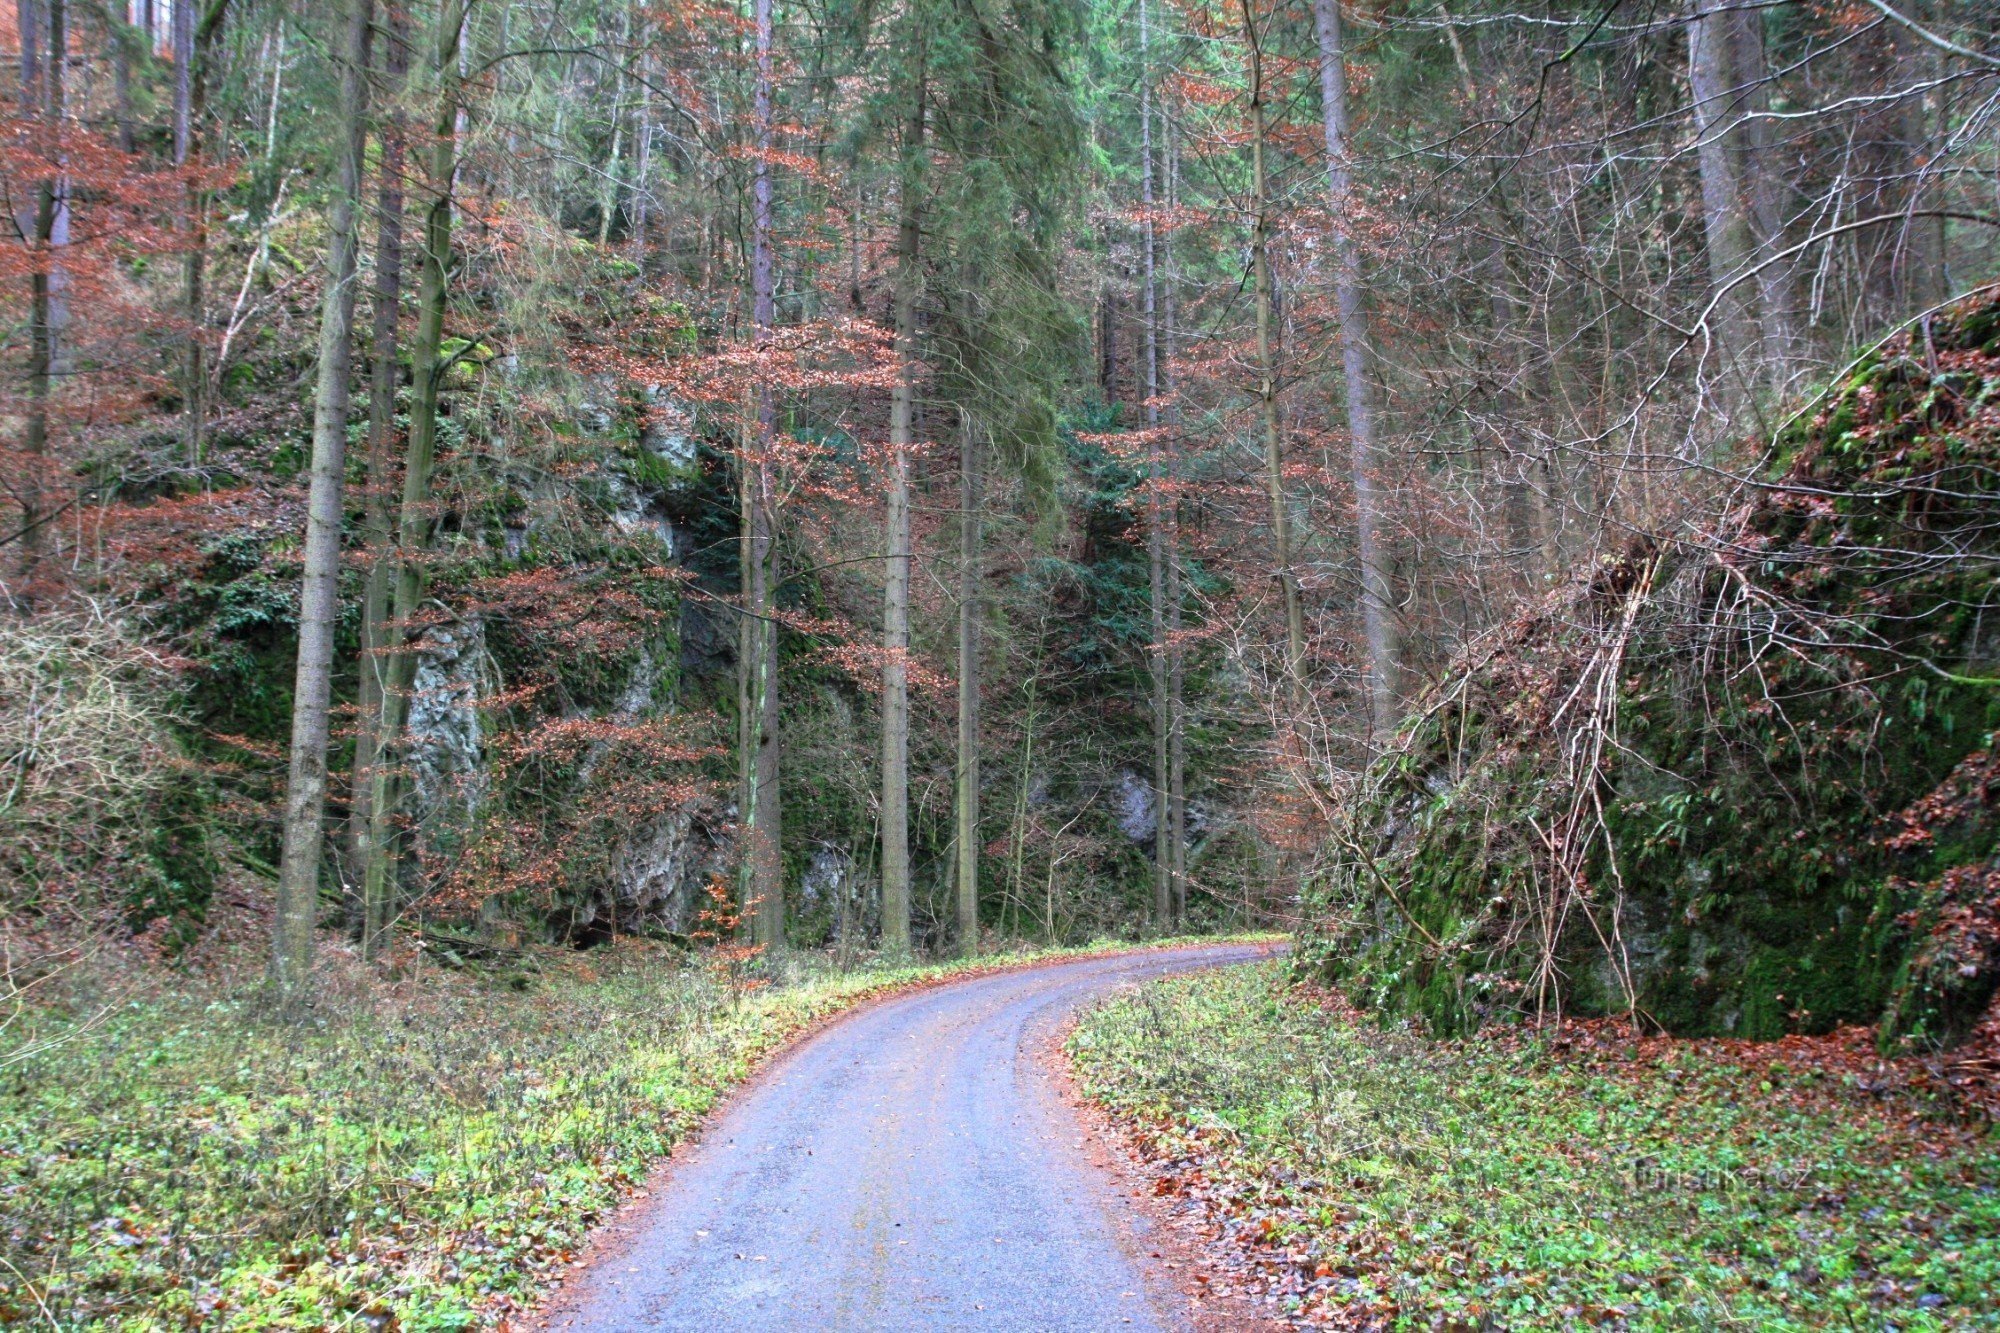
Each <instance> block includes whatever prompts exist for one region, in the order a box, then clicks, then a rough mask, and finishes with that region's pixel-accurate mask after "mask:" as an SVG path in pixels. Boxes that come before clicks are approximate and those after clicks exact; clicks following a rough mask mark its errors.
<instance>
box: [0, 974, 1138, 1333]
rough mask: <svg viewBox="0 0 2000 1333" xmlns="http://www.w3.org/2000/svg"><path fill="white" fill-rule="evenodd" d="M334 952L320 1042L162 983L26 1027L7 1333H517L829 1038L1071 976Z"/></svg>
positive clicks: (2, 1103) (12, 1105) (177, 984)
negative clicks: (918, 993) (243, 1332)
mask: <svg viewBox="0 0 2000 1333" xmlns="http://www.w3.org/2000/svg"><path fill="white" fill-rule="evenodd" d="M1130 947H1132V946H1130V945H1115V944H1113V945H1100V946H1096V948H1095V949H1094V950H1086V951H1061V952H1064V953H1066V954H1070V953H1076V952H1102V951H1105V950H1115V949H1124V948H1130ZM327 953H328V954H329V955H330V957H329V959H328V966H327V967H326V968H325V969H324V979H325V990H324V991H323V993H322V996H321V1002H320V1004H319V1006H318V1008H317V1010H316V1013H315V1017H314V1019H313V1020H312V1021H311V1022H309V1023H307V1024H306V1025H304V1026H303V1027H302V1028H301V1027H294V1026H290V1025H284V1024H279V1023H277V1022H275V1021H273V1020H272V1019H270V1018H269V1017H268V1016H266V1015H265V1014H263V1012H262V1011H261V1010H260V1008H259V1001H258V1000H257V998H256V993H255V990H254V987H252V986H250V985H248V984H246V983H243V982H240V981H239V982H235V983H231V982H229V981H226V980H210V981H206V982H203V981H199V980H197V979H195V978H192V977H188V976H184V975H181V976H176V975H172V974H165V973H162V972H161V971H160V970H159V969H157V968H131V969H123V970H119V971H116V972H115V973H114V974H113V975H110V976H106V977H95V978H91V979H89V980H88V981H85V982H79V983H75V984H72V985H71V986H70V990H69V993H68V995H67V996H66V997H65V1000H64V1002H63V1003H62V1004H60V1005H45V1006H44V1007H42V1008H40V1009H34V1008H27V1009H22V1010H21V1011H19V1012H17V1013H16V1014H15V1015H14V1016H13V1019H12V1020H11V1021H10V1022H9V1023H7V1024H6V1025H5V1026H4V1027H0V1035H4V1037H5V1038H6V1043H7V1044H6V1046H5V1048H4V1050H0V1326H6V1327H17V1326H19V1327H33V1326H43V1327H53V1328H63V1329H93V1328H164V1327H196V1326H199V1327H210V1328H224V1327H226V1328H271V1327H285V1328H299V1327H305V1328H322V1327H324V1328H333V1327H342V1328H354V1329H362V1330H373V1333H389V1331H390V1330H398V1329H400V1330H423V1329H451V1328H468V1327H474V1326H478V1325H481V1324H491V1323H494V1322H496V1321H504V1320H505V1319H506V1318H507V1317H508V1313H509V1311H518V1310H520V1309H521V1308H523V1307H524V1306H525V1305H526V1304H527V1303H528V1302H529V1301H531V1299H532V1298H533V1296H534V1294H535V1293H536V1292H537V1291H538V1290H539V1289H540V1288H541V1287H542V1286H543V1285H545V1284H546V1282H547V1281H548V1280H549V1279H550V1278H551V1277H552V1276H553V1275H554V1274H556V1273H558V1272H560V1271H562V1270H563V1269H564V1268H565V1267H566V1266H567V1265H568V1264H570V1263H571V1262H572V1261H573V1260H574V1258H575V1256H576V1254H577V1252H578V1250H579V1248H580V1247H581V1246H582V1244H583V1242H584V1239H585V1237H586V1236H587V1235H588V1234H589V1233H590V1231H591V1230H592V1228H593V1227H594V1226H595V1225H596V1224H597V1223H598V1222H599V1221H600V1219H602V1218H603V1217H605V1216H606V1215H607V1214H608V1213H609V1212H610V1210H611V1209H612V1208H613V1207H614V1205H615V1204H616V1203H617V1202H618V1201H619V1199H620V1198H621V1197H623V1196H624V1195H626V1194H628V1193H630V1192H631V1191H632V1190H633V1189H634V1188H636V1187H637V1186H638V1185H639V1183H640V1182H641V1181H643V1180H644V1178H645V1177H646V1175H647V1172H648V1170H649V1169H650V1168H651V1167H652V1166H653V1165H654V1164H655V1162H657V1161H658V1159H659V1158H660V1157H661V1156H662V1155H664V1154H666V1153H667V1152H668V1151H670V1150H671V1149H672V1148H673V1147H674V1145H675V1144H676V1143H678V1142H679V1141H680V1140H682V1139H683V1138H685V1137H686V1136H687V1135H688V1134H689V1133H690V1131H691V1130H693V1129H694V1128H695V1127H696V1126H697V1125H698V1124H699V1123H700V1122H701V1120H702V1118H703V1117H704V1115H705V1114H707V1112H708V1111H709V1110H710V1108H711V1107H712V1106H713V1105H714V1104H715V1103H716V1101H717V1100H718V1099H719V1098H720V1097H721V1096H722V1095H723V1093H724V1092H725V1091H727V1090H728V1089H729V1088H730V1087H731V1086H732V1085H734V1084H736V1083H739V1082H741V1081H742V1080H743V1079H744V1078H746V1077H748V1076H749V1075H750V1074H751V1073H752V1072H754V1070H755V1069H756V1068H758V1067H759V1065H760V1063H761V1062H762V1061H763V1060H764V1059H766V1058H767V1057H768V1056H770V1055H771V1054H772V1053H773V1052H775V1051H777V1050H779V1049H780V1048H782V1047H784V1046H785V1045H786V1044H787V1043H789V1042H791V1041H792V1040H794V1039H795V1038H797V1037H798V1036H800V1035H801V1034H802V1033H804V1032H805V1031H807V1030H808V1029H810V1028H811V1027H813V1025H815V1024H816V1023H818V1022H820V1021H822V1020H824V1019H826V1018H828V1017H830V1016H832V1015H834V1014H836V1013H839V1012H841V1011H843V1010H845V1009H848V1008H851V1007H852V1006H854V1005H855V1004H857V1003H859V1002H861V1001H864V1000H867V999H870V998H872V997H877V996H881V995H884V994H886V993H888V992H891V991H894V990H896V989H898V988H903V987H910V986H922V985H926V984H929V983H931V982H934V981H937V980H939V979H942V978H948V977H953V976H958V975H963V974H965V973H966V972H968V971H970V970H978V969H986V968H991V967H995V966H999V967H1007V966H1014V965H1020V964H1022V963H1024V962H1029V961H1033V960H1035V959H1038V958H1046V957H1050V956H1052V954H1051V953H1050V952H1048V951H1043V952H1039V953H1017V954H1012V955H1004V956H1001V957H997V958H996V957H990V956H989V957H988V958H985V959H982V960H980V961H979V962H977V963H973V964H943V965H932V966H913V967H881V966H862V967H857V968H853V969H842V968H839V967H836V966H834V964H833V963H832V962H831V961H829V960H827V959H825V958H823V957H819V956H815V955H799V954H794V955H787V956H786V957H785V958H784V959H783V960H782V962H774V963H772V964H769V965H765V964H762V963H761V962H760V964H759V968H760V969H762V970H763V971H766V972H768V973H770V974H771V975H769V976H765V977H758V976H753V975H750V974H748V973H743V974H739V973H736V972H732V971H731V970H730V969H728V968H727V967H726V966H722V965H716V966H706V965H703V964H702V963H701V962H699V961H696V960H691V959H689V958H688V957H687V956H685V955H682V954H680V953H678V952H676V951H673V950H669V949H666V948H664V947H658V946H652V945H646V944H642V943H638V942H630V943H625V944H621V945H619V946H616V947H614V948H610V949H600V950H597V951H593V952H592V953H590V954H588V955H583V954H574V953H568V952H566V951H556V950H552V951H549V952H548V953H547V954H546V955H532V954H524V955H522V956H521V957H522V958H523V959H524V960H526V961H527V963H528V964H529V965H528V966H526V967H517V968H515V969H513V970H512V971H510V972H509V973H508V974H506V975H504V976H495V975H486V974H480V973H475V972H465V973H453V972H449V971H446V970H445V969H442V968H438V967H435V966H430V965H420V966H415V967H411V968H406V969H404V975H403V978H402V979H401V980H399V981H392V982H386V983H385V982H383V981H381V980H379V979H378V978H374V977H370V976H367V975H365V974H364V973H363V972H362V971H361V969H360V967H359V966H358V964H356V963H354V962H353V960H351V959H349V958H346V957H344V955H342V954H341V952H340V951H339V950H331V949H330V950H328V951H327ZM44 1041H46V1042H51V1043H53V1044H51V1045H48V1046H47V1047H46V1048H45V1049H41V1050H40V1051H39V1052H38V1053H33V1054H29V1053H28V1052H29V1051H30V1049H31V1047H33V1046H35V1045H36V1044H37V1043H38V1042H44Z"/></svg>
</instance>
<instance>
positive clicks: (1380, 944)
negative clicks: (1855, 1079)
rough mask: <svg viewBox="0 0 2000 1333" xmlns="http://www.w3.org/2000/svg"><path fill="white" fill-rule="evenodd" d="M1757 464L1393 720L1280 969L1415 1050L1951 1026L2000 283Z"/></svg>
mask: <svg viewBox="0 0 2000 1333" xmlns="http://www.w3.org/2000/svg"><path fill="white" fill-rule="evenodd" d="M1774 459H1775V461H1774V462H1772V463H1771V464H1769V465H1768V466H1767V467H1766V468H1765V469H1764V470H1763V471H1762V472H1761V473H1760V474H1759V475H1758V476H1756V477H1755V478H1753V479H1752V480H1751V481H1749V482H1747V483H1746V484H1744V485H1742V486H1741V487H1740V493H1739V495H1738V497H1737V500H1736V503H1735V505H1734V507H1733V508H1732V509H1731V510H1730V511H1729V512H1728V513H1727V514H1726V515H1725V516H1724V517H1723V518H1722V519H1720V520H1719V521H1718V522H1716V523H1715V524H1713V525H1712V526H1711V527H1710V528H1709V530H1708V531H1707V532H1705V533H1704V534H1703V535H1702V536H1701V537H1700V538H1699V539H1696V540H1690V541H1684V542H1680V543H1678V544H1675V545H1671V546H1654V545H1648V544H1641V543H1635V544H1633V545H1632V546H1630V547H1629V548H1628V549H1626V550H1625V551H1623V552H1622V553H1621V554H1619V555H1617V556H1616V557H1609V558H1606V559H1605V560H1604V561H1603V562H1602V563H1601V565H1600V566H1599V567H1597V568H1596V569H1594V570H1592V571H1591V572H1590V574H1589V576H1588V577H1587V578H1585V579H1582V580H1579V581H1578V582H1577V583H1575V584H1573V585H1572V586H1570V587H1568V588H1566V589H1564V590H1562V591H1561V592H1559V593H1556V594H1552V595H1551V596H1550V598H1549V599H1548V600H1547V601H1546V602H1544V603H1543V604H1541V605H1540V606H1538V607H1537V608H1535V609H1534V610H1533V611H1532V612H1530V613H1529V614H1526V615H1524V616H1522V617H1521V618H1520V619H1519V620H1517V621H1516V622H1514V623H1513V624H1510V625H1508V626H1506V627H1505V628H1504V629H1503V630H1502V631H1500V632H1499V633H1497V634H1495V635H1494V636H1492V637H1490V638H1489V639H1487V640H1486V641H1484V642H1481V643H1479V644H1477V645H1475V646H1474V647H1473V649H1472V650H1471V651H1469V652H1468V653H1466V654H1465V655H1464V656H1463V657H1462V658H1461V660H1460V662H1459V663H1458V665H1457V667H1456V669H1455V670H1454V671H1453V672H1451V673H1450V675H1449V676H1448V678H1447V679H1445V680H1444V681H1443V682H1442V683H1441V684H1440V685H1438V686H1437V687H1436V688H1435V689H1434V690H1432V691H1431V692H1430V693H1429V694H1428V696H1427V697H1426V698H1424V699H1423V700H1422V701H1421V702H1420V706H1419V707H1418V708H1417V709H1416V711H1415V713H1414V716H1413V718H1412V720H1411V721H1410V722H1409V724H1408V725H1407V726H1406V727H1405V729H1404V732H1403V734H1402V736H1401V737H1400V740H1399V743H1398V745H1397V746H1396V747H1395V748H1394V749H1393V750H1392V752H1390V753H1388V754H1387V755H1385V756H1384V757H1383V758H1382V759H1381V760H1380V761H1379V762H1378V763H1377V764H1376V765H1375V767H1374V769H1373V770H1372V771H1371V773H1370V775H1369V779H1368V782H1367V785H1366V787H1365V790H1364V792H1363V794H1362V796H1361V797H1360V799H1359V800H1358V801H1357V802H1356V803H1355V805H1354V807H1353V809H1352V810H1351V811H1350V817H1349V820H1348V823H1347V824H1346V826H1345V827H1344V828H1343V829H1341V830H1340V832H1339V834H1338V839H1337V841H1338V852H1337V855H1336V857H1335V858H1334V864H1333V866H1332V869H1331V871H1330V872H1329V873H1328V874H1326V875H1325V876H1324V877H1323V878H1322V879H1321V880H1320V882H1319V883H1318V884H1317V886H1316V895H1315V897H1314V900H1313V903H1312V906H1313V908H1314V917H1313V919H1314V920H1316V921H1317V923H1318V928H1317V930H1316V932H1315V933H1314V937H1313V938H1311V939H1309V940H1308V941H1307V942H1306V947H1305V949H1304V950H1302V958H1303V961H1304V962H1305V963H1306V964H1307V965H1309V966H1316V967H1317V968H1318V970H1319V971H1320V973H1321V974H1322V975H1324V976H1325V977H1326V978H1328V979H1329V980H1332V981H1334V982H1336V983H1337V984H1338V985H1340V986H1341V987H1342V988H1343V989H1345V990H1346V991H1347V992H1348V993H1350V994H1351V995H1353V996H1354V997H1355V998H1356V999H1358V1000H1361V1001H1363V1002H1364V1003H1366V1004H1369V1005H1371V1006H1374V1007H1378V1008H1381V1009H1385V1010H1388V1011H1390V1012H1397V1013H1413V1014H1417V1015H1421V1016H1422V1017H1423V1018H1424V1019H1426V1020H1427V1021H1428V1022H1429V1024H1430V1025H1431V1026H1432V1027H1433V1028H1434V1029H1437V1030H1440V1031H1451V1030H1462V1029H1464V1028H1467V1027H1471V1026H1475V1025H1477V1024H1479V1023H1480V1022H1482V1021H1484V1020H1486V1019H1488V1018H1490V1017H1494V1016H1499V1015H1504V1014H1506V1013H1510V1012H1529V1013H1533V1012H1537V1011H1547V1010H1549V1009H1551V1008H1556V1007H1560V1008H1563V1009H1567V1010H1570V1011H1575V1012H1623V1011H1625V1010H1626V1009H1628V1008H1636V1009H1637V1010H1639V1011H1640V1012H1642V1013H1643V1014H1645V1015H1646V1016H1648V1017H1650V1018H1651V1019H1652V1020H1653V1021H1654V1022H1656V1023H1658V1024H1659V1025H1660V1026H1661V1027H1663V1028H1665V1029H1667V1030H1668V1031H1672V1032H1677V1033H1687V1034H1730V1035H1737V1036H1752V1037H1774V1036H1778V1035H1781V1034H1783V1033H1786V1032H1822V1031H1827V1030H1829V1029H1831V1028H1832V1027H1834V1026H1836V1025H1839V1024H1843V1023H1854V1022H1862V1023H1880V1024H1881V1025H1882V1030H1883V1032H1884V1035H1885V1037H1888V1038H1895V1039H1899V1040H1900V1041H1902V1042H1904V1043H1906V1044H1907V1045H1908V1046H1909V1047H1911V1048H1917V1049H1922V1048H1935V1047H1936V1046H1938V1045H1951V1044H1953V1043H1956V1042H1959V1041H1961V1040H1962V1039H1963V1038H1964V1037H1966V1035H1967V1034H1968V1032H1970V1031H1971V1030H1972V1029H1974V1028H1975V1026H1977V1025H1979V1024H1980V1023H1981V1020H1982V1015H1983V1014H1984V1013H1985V1011H1986V1008H1987V1005H1988V1002H1989V1000H1990V999H1991V998H1992V997H1993V994H1994V991H1995V986H1996V981H2000V929H1996V922H2000V907H1996V904H1997V903H2000V862H1996V859H1995V854H1996V851H2000V843H1997V842H1996V831H2000V824H1996V821H1995V818H1994V805H1993V795H1992V794H1991V791H1990V789H1991V788H1992V787H1993V779H1994V778H1995V777H1996V776H2000V760H1996V759H1995V758H1994V757H1993V756H1992V754H1991V747H1990V741H1991V732H1992V730H1993V728H1994V726H1995V722H1996V716H2000V714H1996V703H2000V680H1996V679H1994V677H1996V676H2000V607H1995V606H1993V605H1992V603H1993V601H1994V598H1995V594H1996V591H2000V585H1996V582H1995V577H1994V572H1995V560H1996V557H2000V478H1996V471H1995V465H1996V462H2000V292H1996V291H1993V290H1988V291H1987V292H1984V293H1982V294H1981V295H1980V296H1978V297H1976V298H1973V299H1971V300H1969V301H1967V302H1966V303H1964V304H1962V305H1961V306H1959V307H1958V308H1956V309H1954V310H1953V311H1951V312H1949V313H1948V314H1946V315H1943V316H1940V317H1937V318H1935V319H1933V320H1930V321H1927V322H1926V324H1925V325H1924V326H1923V327H1921V328H1919V329H1917V330H1914V331H1912V332H1910V333H1908V334H1905V335H1903V336H1900V337H1898V338H1896V339H1893V340H1891V341H1890V342H1889V343H1887V344H1885V345H1884V346H1883V347H1881V348H1880V349H1879V350H1878V351H1877V352H1875V353H1874V354H1871V355H1870V356H1868V357H1867V358H1865V359H1864V360H1863V361H1861V362H1860V363H1859V364H1858V365H1857V366H1856V367H1855V368H1854V369H1853V370H1852V371H1851V372H1850V373H1849V374H1848V375H1847V376H1846V377H1845V378H1844V379H1843V380H1842V381H1841V382H1840V383H1838V384H1837V385H1835V386H1833V388H1832V389H1831V390H1830V391H1829V392H1828V394H1827V395H1826V396H1825V398H1824V401H1823V404H1822V405H1821V406H1820V407H1819V408H1818V409H1817V410H1816V412H1813V413H1810V414H1808V415H1807V416H1805V417H1802V418H1801V419H1799V420H1798V421H1797V422H1796V423H1795V424H1794V425H1793V426H1792V427H1791V428H1789V429H1788V430H1787V431H1786V432H1785V433H1784V434H1783V435H1782V436H1781V438H1780V440H1779V447H1778V449H1777V450H1776V452H1775V454H1774ZM1992 1026H1993V1025H1992V1024H1991V1023H1990V1022H1989V1023H1988V1024H1987V1027H1988V1029H1989V1032H1988V1033H1987V1035H1991V1034H1990V1029H1991V1027H1992ZM1986 1072H1988V1071H1984V1070H1983V1069H1982V1068H1981V1067H1979V1066H1978V1065H1977V1063H1976V1062H1975V1063H1974V1064H1967V1065H1964V1067H1962V1068H1961V1070H1960V1074H1961V1076H1962V1077H1964V1078H1966V1079H1977V1078H1979V1077H1983V1076H1984V1074H1985V1073H1986Z"/></svg>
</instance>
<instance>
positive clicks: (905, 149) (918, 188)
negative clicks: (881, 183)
mask: <svg viewBox="0 0 2000 1333" xmlns="http://www.w3.org/2000/svg"><path fill="white" fill-rule="evenodd" d="M919 45H920V48H921V42H920V43H919ZM916 60H917V68H916V77H915V80H914V86H913V88H912V90H911V96H910V117H909V121H908V123H907V125H906V126H905V128H904V133H903V144H902V165H901V177H902V179H901V181H900V183H899V186H898V189H899V191H900V194H901V200H900V204H899V207H900V211H901V217H900V219H899V222H898V225H897V228H896V279H895V284H896V285H895V321H896V348H895V353H896V384H895V387H894V388H893V389H892V390H891V392H890V399H889V478H888V481H889V502H888V515H887V519H886V522H885V531H884V534H883V536H884V542H883V547H884V550H885V551H886V556H885V558H884V561H883V566H884V568H883V590H882V951H883V952H884V953H887V954H890V955H900V954H907V953H908V952H909V951H910V697H909V653H910V449H911V446H912V445H913V444H914V443H915V434H914V430H913V427H914V416H915V408H916V396H917V386H916V376H917V296H918V292H919V289H920V287H921V284H922V275H921V273H920V272H919V271H918V268H917V262H918V258H919V255H918V247H919V245H920V243H921V239H922V232H921V221H922V214H921V212H920V211H919V210H920V205H921V195H922V190H923V155H924V151H925V150H924V114H925V91H924V71H923V55H922V52H921V49H920V50H919V53H918V55H917V57H916Z"/></svg>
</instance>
